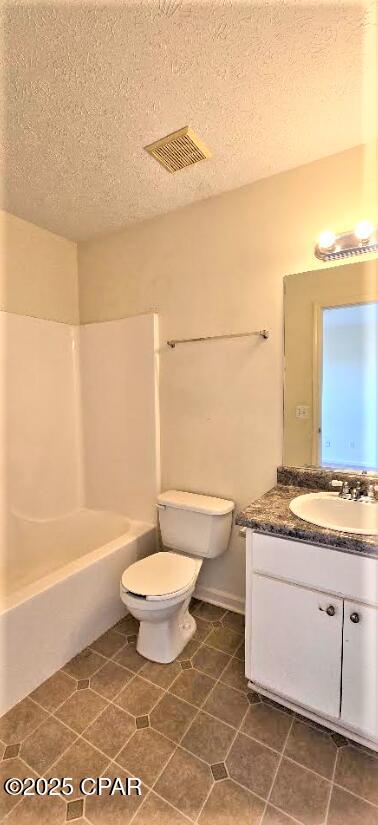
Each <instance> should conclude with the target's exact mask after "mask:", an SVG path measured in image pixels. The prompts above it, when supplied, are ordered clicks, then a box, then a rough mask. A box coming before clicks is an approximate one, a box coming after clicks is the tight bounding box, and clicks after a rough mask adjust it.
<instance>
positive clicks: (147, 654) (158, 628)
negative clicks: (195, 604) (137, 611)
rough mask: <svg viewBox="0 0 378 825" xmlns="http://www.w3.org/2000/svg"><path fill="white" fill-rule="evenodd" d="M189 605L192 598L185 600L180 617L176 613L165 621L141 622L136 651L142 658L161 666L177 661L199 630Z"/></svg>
mask: <svg viewBox="0 0 378 825" xmlns="http://www.w3.org/2000/svg"><path fill="white" fill-rule="evenodd" d="M189 603H190V597H189V598H188V599H185V602H184V604H183V606H182V608H181V610H180V615H179V616H177V612H175V613H174V615H173V616H170V617H169V618H167V619H165V620H164V621H160V622H151V621H145V620H142V621H141V622H140V625H139V633H138V640H137V645H136V649H137V651H138V653H140V655H141V656H144V658H145V659H150V660H151V661H152V662H159V663H161V664H169V663H170V662H173V661H174V660H175V659H177V656H179V655H180V653H181V652H182V650H183V649H184V647H185V645H187V644H188V642H189V641H190V639H192V638H193V636H194V634H195V632H196V629H197V625H196V621H195V619H194V618H193V616H191V615H190V613H189V610H188V607H189Z"/></svg>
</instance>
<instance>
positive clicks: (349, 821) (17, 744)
mask: <svg viewBox="0 0 378 825" xmlns="http://www.w3.org/2000/svg"><path fill="white" fill-rule="evenodd" d="M192 612H193V614H194V615H195V616H196V620H197V632H196V635H195V637H194V639H193V640H192V641H191V642H189V644H188V645H187V647H186V649H185V650H184V651H183V653H182V655H181V656H180V657H179V661H176V662H173V663H172V664H171V665H157V664H154V663H152V662H148V661H146V660H145V659H143V658H142V657H141V656H140V655H139V654H138V653H137V651H136V649H135V641H136V632H137V623H136V622H135V620H134V619H133V618H132V617H131V616H126V617H125V618H124V619H122V620H121V621H120V622H118V624H117V625H115V627H114V628H112V629H111V630H109V631H108V632H107V633H105V634H104V635H103V636H102V637H101V638H100V639H97V641H96V642H94V643H93V644H92V645H91V646H90V647H89V648H87V649H86V650H84V651H82V653H80V654H79V655H78V656H76V657H75V658H74V659H73V660H72V661H71V662H69V663H68V664H67V665H66V666H65V667H64V668H63V669H62V670H61V671H59V672H58V673H55V674H54V676H52V677H51V678H50V679H48V681H47V682H45V683H44V684H43V685H41V686H40V687H39V688H38V689H37V690H35V691H34V692H33V693H32V694H31V696H30V697H28V698H26V699H24V700H23V701H22V702H20V703H19V705H17V706H16V707H15V708H13V709H12V710H11V711H9V712H8V713H7V714H6V715H5V716H3V718H2V719H1V720H0V740H1V752H2V761H1V762H0V767H1V774H2V779H1V785H2V784H3V782H4V779H5V778H6V777H9V776H19V777H26V776H49V777H50V776H71V777H73V778H74V784H75V791H74V794H73V797H72V799H71V801H69V802H67V800H63V799H62V798H60V797H50V798H42V797H25V798H23V799H22V800H19V799H17V798H16V797H13V798H12V797H9V796H6V795H5V793H4V792H3V793H2V795H1V800H0V819H1V821H3V822H5V823H7V825H60V823H63V822H66V821H69V822H75V823H76V825H85V823H90V825H129V823H133V825H185V823H186V824H187V825H188V823H199V825H257V823H258V825H290V823H300V824H301V825H378V755H377V754H373V753H372V752H370V751H368V750H367V749H365V748H362V747H358V746H354V745H352V744H351V743H349V742H348V741H347V740H346V739H344V738H343V737H341V736H339V735H337V734H332V733H331V732H330V731H327V730H326V729H324V728H320V726H317V725H315V724H312V723H309V722H307V721H306V720H304V719H303V718H301V717H299V716H297V715H295V714H293V713H289V712H286V711H285V710H284V709H283V708H281V707H280V706H278V705H275V704H273V703H269V702H268V701H262V700H261V698H260V696H258V695H257V694H256V693H253V692H252V691H248V688H247V683H246V680H245V678H244V645H243V620H242V617H241V616H238V615H236V614H235V613H231V612H229V611H225V610H223V609H220V608H217V607H214V606H212V605H209V604H205V603H204V602H202V603H201V602H196V601H195V600H194V601H193V605H192ZM88 775H89V776H101V775H104V776H111V777H115V776H121V777H122V776H123V777H125V776H138V777H140V778H141V779H142V782H143V794H142V796H137V795H133V796H131V797H128V798H125V797H121V796H113V797H109V796H108V795H106V796H93V797H87V798H86V799H85V800H83V799H82V798H80V795H79V793H78V780H79V779H80V778H82V777H83V776H88Z"/></svg>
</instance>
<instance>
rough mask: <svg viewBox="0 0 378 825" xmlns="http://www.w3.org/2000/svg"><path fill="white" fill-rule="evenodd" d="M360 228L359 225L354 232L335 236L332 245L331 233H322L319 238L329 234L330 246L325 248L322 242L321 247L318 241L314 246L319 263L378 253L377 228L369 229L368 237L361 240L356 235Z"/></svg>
mask: <svg viewBox="0 0 378 825" xmlns="http://www.w3.org/2000/svg"><path fill="white" fill-rule="evenodd" d="M360 226H361V224H359V225H358V227H356V229H355V230H351V231H349V232H343V233H342V234H340V235H335V236H334V243H332V238H331V235H332V233H323V235H322V236H321V237H324V236H326V235H327V234H329V236H330V244H331V245H330V246H329V248H327V247H326V246H325V245H324V242H323V245H322V243H321V242H320V240H319V243H317V244H316V246H315V256H316V257H317V258H319V259H320V260H321V261H337V260H340V258H351V257H353V256H355V255H366V254H367V253H369V252H378V232H377V227H371V233H370V235H369V237H367V238H364V239H363V240H361V239H360V238H359V237H358V234H357V232H358V229H359V227H360Z"/></svg>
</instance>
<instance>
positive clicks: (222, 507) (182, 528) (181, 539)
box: [157, 490, 234, 559]
mask: <svg viewBox="0 0 378 825" xmlns="http://www.w3.org/2000/svg"><path fill="white" fill-rule="evenodd" d="M157 506H158V512H159V522H160V531H161V537H162V542H163V545H164V546H165V547H170V548H173V549H175V550H179V551H181V552H182V553H188V554H189V555H190V556H200V557H201V558H209V559H210V558H215V557H216V556H220V555H221V553H224V551H225V550H227V547H228V542H229V540H230V533H231V526H232V511H233V509H234V502H233V501H228V500H227V499H224V498H216V497H215V496H202V495H200V494H198V493H185V492H183V491H181V490H167V492H165V493H160V495H159V496H158V499H157Z"/></svg>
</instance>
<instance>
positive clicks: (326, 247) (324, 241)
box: [318, 229, 336, 252]
mask: <svg viewBox="0 0 378 825" xmlns="http://www.w3.org/2000/svg"><path fill="white" fill-rule="evenodd" d="M335 243H336V235H335V233H334V232H332V231H331V229H325V230H324V232H321V233H320V235H319V241H318V246H319V249H320V250H321V251H322V252H329V251H330V250H331V249H334V248H335Z"/></svg>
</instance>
